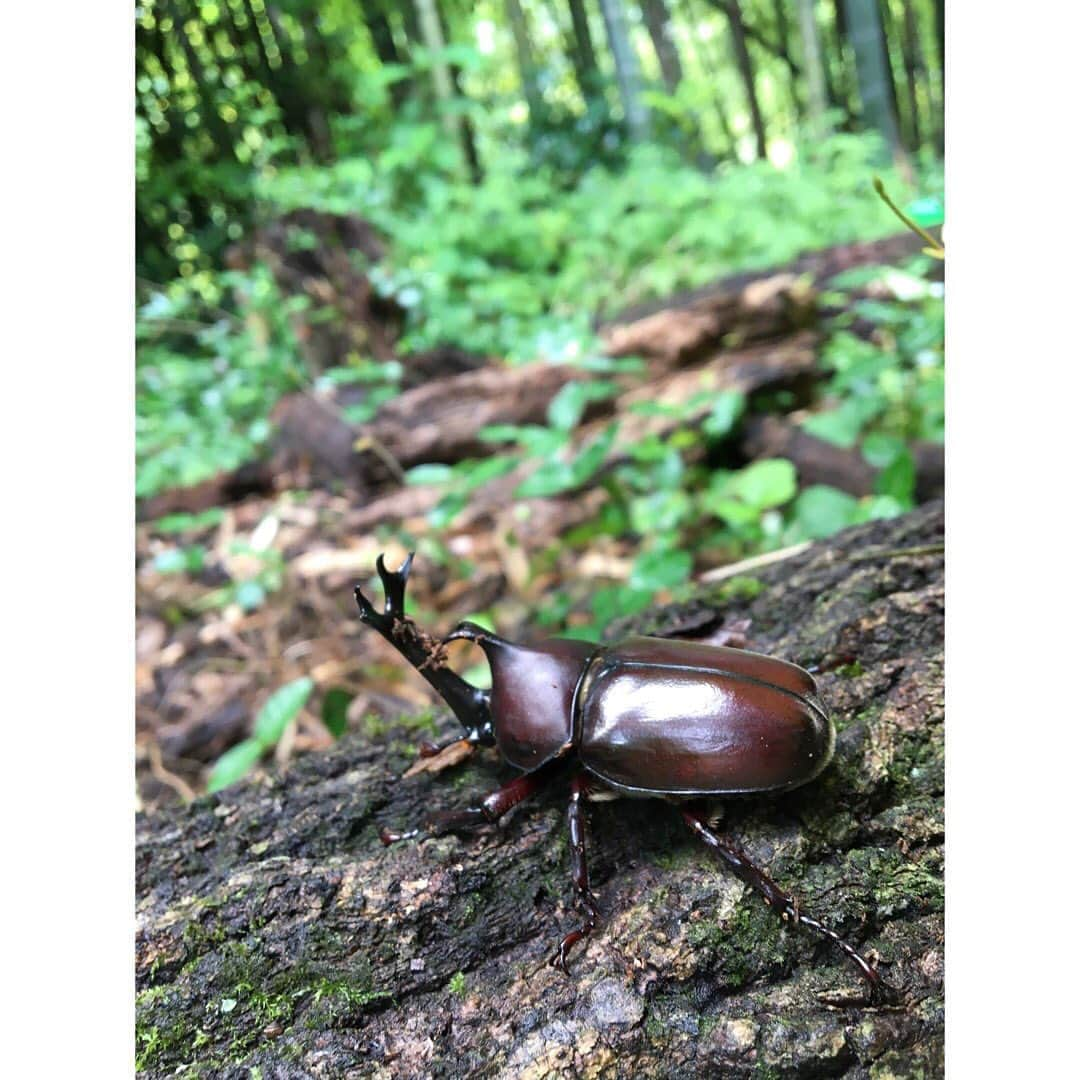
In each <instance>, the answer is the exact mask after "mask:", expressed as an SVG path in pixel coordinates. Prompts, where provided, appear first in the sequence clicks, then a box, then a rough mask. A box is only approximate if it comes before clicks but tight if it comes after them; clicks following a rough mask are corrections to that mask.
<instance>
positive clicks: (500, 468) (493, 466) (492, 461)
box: [454, 456, 518, 493]
mask: <svg viewBox="0 0 1080 1080" xmlns="http://www.w3.org/2000/svg"><path fill="white" fill-rule="evenodd" d="M517 464H518V460H517V458H514V457H507V456H495V457H489V458H487V459H485V460H484V461H469V462H464V461H463V462H459V463H458V464H457V465H456V466H455V467H454V471H455V473H456V475H458V476H460V477H461V478H462V479H463V481H464V483H463V490H464V491H465V492H466V493H467V492H470V491H475V490H476V489H477V488H478V487H483V486H484V485H485V484H487V483H489V482H490V481H492V480H495V479H496V478H498V477H500V476H504V475H505V474H506V473H508V472H510V470H511V469H513V468H515V467H516V466H517Z"/></svg>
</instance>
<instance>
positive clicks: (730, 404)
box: [701, 390, 746, 439]
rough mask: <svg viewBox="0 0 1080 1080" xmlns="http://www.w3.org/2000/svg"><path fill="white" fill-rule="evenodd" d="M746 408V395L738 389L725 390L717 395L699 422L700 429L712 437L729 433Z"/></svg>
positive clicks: (716, 437)
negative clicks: (709, 410)
mask: <svg viewBox="0 0 1080 1080" xmlns="http://www.w3.org/2000/svg"><path fill="white" fill-rule="evenodd" d="M745 408H746V395H745V394H741V393H739V391H738V390H725V391H724V392H723V393H722V394H720V395H718V396H717V398H716V401H715V403H714V404H713V407H712V411H711V412H710V413H709V415H708V416H706V417H705V419H704V420H703V421H702V422H701V430H702V431H704V432H705V434H706V435H708V436H710V437H711V438H713V439H722V438H723V437H724V436H725V435H728V434H730V432H731V430H732V429H733V428H734V427H735V424H736V423H737V422H738V420H739V417H740V416H742V414H743V409H745Z"/></svg>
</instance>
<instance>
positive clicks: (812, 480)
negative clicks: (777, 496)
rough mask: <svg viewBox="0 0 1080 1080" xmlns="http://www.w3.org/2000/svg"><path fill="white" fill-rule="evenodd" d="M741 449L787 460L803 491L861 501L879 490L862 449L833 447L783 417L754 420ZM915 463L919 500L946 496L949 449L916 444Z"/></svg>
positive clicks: (749, 454) (747, 427) (750, 454)
mask: <svg viewBox="0 0 1080 1080" xmlns="http://www.w3.org/2000/svg"><path fill="white" fill-rule="evenodd" d="M741 445H742V449H743V452H744V453H745V454H746V456H747V457H750V458H762V457H783V458H787V459H788V460H789V461H791V462H792V463H793V464H794V465H795V468H796V469H798V472H799V482H800V483H801V484H802V486H803V487H807V486H809V485H810V484H829V485H831V486H832V487H835V488H839V489H840V490H841V491H847V492H849V493H850V494H852V495H858V496H860V497H861V496H863V495H869V494H871V492H873V490H874V480H875V478H876V477H877V475H878V470H877V469H876V468H874V466H873V465H871V464H870V463H869V462H868V461H867V460H866V459H865V458H864V457H863V456H862V452H861V451H860V450H859V449H858V448H857V447H853V448H851V449H845V448H844V447H842V446H834V445H833V444H832V443H828V442H825V440H824V439H819V438H817V437H816V436H815V435H811V434H810V433H809V432H807V431H804V430H803V429H802V428H801V427H799V425H798V424H794V423H792V422H791V421H790V420H788V419H786V418H784V417H781V416H758V417H752V418H751V419H750V420H749V421H747V423H746V424H745V426H744V432H743V436H742V441H741ZM912 457H913V458H914V459H915V497H916V499H918V500H919V501H920V502H927V501H929V500H930V499H935V498H938V497H939V496H941V495H943V494H944V491H945V447H944V446H942V445H941V444H940V443H930V442H919V443H915V444H914V446H913V447H912Z"/></svg>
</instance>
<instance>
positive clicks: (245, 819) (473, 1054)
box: [136, 504, 944, 1080]
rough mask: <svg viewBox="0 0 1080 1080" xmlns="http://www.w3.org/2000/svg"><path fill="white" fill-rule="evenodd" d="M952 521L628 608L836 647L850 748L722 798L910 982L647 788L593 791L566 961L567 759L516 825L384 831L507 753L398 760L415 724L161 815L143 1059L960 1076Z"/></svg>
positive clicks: (663, 623) (151, 1073) (804, 890)
mask: <svg viewBox="0 0 1080 1080" xmlns="http://www.w3.org/2000/svg"><path fill="white" fill-rule="evenodd" d="M943 528H944V518H943V512H942V507H941V505H940V504H931V505H930V506H928V507H925V508H923V509H920V510H918V511H916V512H914V513H912V514H908V515H906V516H904V517H901V518H897V519H894V520H892V521H878V522H872V523H870V524H867V525H863V526H859V527H857V528H855V529H850V530H847V531H846V532H843V533H841V534H839V535H838V536H836V537H834V538H832V539H831V540H829V541H826V542H823V543H819V544H816V545H814V546H812V547H810V548H809V549H805V550H801V551H799V552H798V553H795V554H791V555H789V556H788V557H786V558H783V559H781V560H780V561H778V562H774V563H773V564H772V565H769V566H767V567H764V568H761V569H757V570H755V571H754V572H753V573H752V575H751V574H750V573H749V571H744V572H743V573H742V574H741V576H740V578H739V580H740V581H741V582H742V586H741V587H739V588H735V587H733V579H728V580H725V581H721V582H719V583H718V584H716V585H712V586H702V587H701V588H700V591H699V594H698V596H697V598H696V599H695V600H694V601H692V602H690V603H688V604H684V605H682V606H680V607H675V608H662V609H658V610H656V611H653V612H649V613H646V614H645V615H642V616H637V617H636V618H635V619H634V620H632V622H631V623H630V624H628V625H625V626H624V627H623V629H624V630H629V629H631V627H633V628H636V629H637V630H639V631H643V632H651V633H667V632H671V629H672V628H673V627H678V626H680V625H683V626H686V625H689V624H693V625H694V626H695V627H697V628H698V630H699V631H701V632H707V631H710V629H711V630H716V629H717V628H719V631H720V634H721V635H722V636H723V635H724V633H725V630H724V628H725V627H727V628H731V629H735V628H739V629H741V630H742V632H743V634H744V637H745V638H746V639H747V644H748V646H749V647H750V648H752V649H754V650H757V651H764V652H768V653H770V654H773V655H776V656H781V657H785V658H788V659H791V660H793V661H796V662H798V663H801V664H804V665H806V664H818V665H820V666H821V669H822V672H821V674H819V676H818V681H819V684H820V686H821V690H822V694H823V696H824V698H825V699H826V701H827V702H828V704H829V707H830V711H831V714H832V716H833V718H834V721H835V724H836V728H837V733H838V734H837V741H836V751H835V755H834V758H833V761H832V763H831V764H830V765H829V767H828V768H827V770H826V771H825V772H824V773H823V774H822V776H821V777H820V778H819V779H818V780H816V781H814V782H812V783H811V784H808V785H806V786H805V787H802V788H799V789H797V790H795V791H793V792H790V793H788V794H785V795H782V796H779V797H754V798H743V799H730V800H727V801H726V802H725V803H724V804H722V810H723V817H722V822H721V824H720V826H719V827H720V829H721V830H722V831H724V832H725V833H727V834H728V835H730V836H731V837H732V838H733V839H734V840H735V842H737V843H738V844H740V845H741V846H742V847H743V848H744V849H745V850H746V851H747V853H748V854H749V855H750V857H751V858H752V859H754V860H755V861H756V862H758V863H759V864H761V865H762V866H763V867H764V868H765V869H766V870H767V871H768V872H769V873H770V874H771V875H772V876H773V877H774V878H775V879H776V880H777V881H778V882H779V883H780V884H781V885H782V886H784V887H786V888H788V889H790V890H792V891H793V892H794V893H795V894H796V895H797V896H798V898H799V901H800V903H801V905H802V910H803V911H804V913H805V914H807V915H813V916H816V917H817V918H819V919H820V920H821V921H822V922H824V923H825V924H826V925H827V926H830V927H835V928H836V930H837V931H838V932H839V933H841V934H842V935H843V936H845V937H846V938H847V939H848V940H850V941H851V942H852V943H853V944H854V945H855V946H856V947H857V948H859V949H860V950H862V951H863V953H864V954H867V955H869V956H870V957H871V958H872V959H874V960H875V961H876V962H877V964H878V968H879V971H880V972H881V974H882V976H883V978H884V979H885V980H886V981H887V982H888V984H889V985H890V986H892V987H894V988H895V989H896V990H897V991H898V993H899V1001H898V1003H897V1004H896V1005H893V1006H888V1007H876V1006H871V1005H867V1004H866V1003H865V1001H864V1000H863V987H862V985H861V983H860V981H859V979H858V977H857V976H856V974H855V972H854V970H853V969H852V967H851V966H850V965H849V964H848V963H847V961H846V960H845V959H844V958H843V957H842V956H840V955H839V954H838V953H837V952H836V951H835V950H833V949H832V948H831V947H829V946H828V945H826V944H823V943H822V942H821V941H820V939H819V938H817V937H816V936H813V935H812V934H810V933H809V932H808V931H807V930H806V929H804V928H799V927H797V926H796V927H791V926H788V925H786V924H783V923H782V922H781V921H780V920H779V919H778V918H777V917H776V916H775V915H774V914H773V913H772V912H771V911H770V910H769V909H768V908H766V907H765V906H764V905H763V904H762V903H761V902H760V900H759V899H758V898H757V897H756V896H754V895H751V894H749V893H748V892H747V890H746V888H745V887H744V886H743V885H742V884H740V883H739V882H738V881H736V880H734V879H733V878H732V877H730V876H729V875H727V874H726V873H725V872H724V871H723V870H722V869H721V868H720V867H719V866H718V865H716V864H714V863H713V862H711V861H710V857H709V853H708V851H707V850H706V849H705V848H704V847H702V846H701V845H698V844H697V843H696V841H695V840H694V838H693V837H692V836H691V835H690V834H689V833H688V832H687V830H686V829H685V828H683V827H682V825H681V822H680V821H679V819H678V815H677V813H676V812H675V811H674V809H673V808H672V807H669V806H666V805H665V804H664V803H663V802H660V801H656V800H648V799H630V800H623V801H619V802H615V803H601V804H598V805H594V806H590V807H589V814H588V816H589V825H590V832H589V836H588V852H589V859H590V869H591V886H592V889H593V891H594V893H595V894H596V896H597V899H598V902H599V906H600V911H601V921H600V924H599V926H598V928H597V931H596V932H595V933H594V934H593V935H592V937H591V938H589V939H588V942H587V945H586V946H584V947H582V948H581V949H580V950H579V951H578V952H577V953H576V954H575V955H574V957H573V960H572V963H571V974H570V975H569V977H568V976H566V975H563V974H561V973H559V972H557V971H554V970H553V969H552V968H550V967H549V966H548V964H547V962H546V961H547V958H548V957H549V955H550V954H551V951H552V947H553V946H554V944H555V942H556V941H557V939H558V937H559V936H560V935H561V934H563V933H565V932H566V931H567V930H568V929H570V928H571V926H573V925H576V924H577V922H578V921H580V916H578V915H576V914H575V913H574V911H573V908H572V905H571V901H570V897H571V895H572V890H571V885H570V881H569V861H570V860H569V856H568V852H567V842H566V825H565V797H566V793H565V790H564V786H563V785H562V784H559V783H556V784H554V785H553V786H552V789H551V790H549V791H547V792H545V793H543V794H541V795H540V796H538V797H537V798H536V799H535V801H534V802H533V803H531V804H529V805H526V806H523V807H521V808H520V809H519V810H517V811H516V812H515V813H514V814H513V815H512V816H510V817H509V818H508V819H505V820H504V822H503V823H502V824H501V825H499V826H498V827H492V826H489V827H486V828H483V829H481V830H479V831H478V832H476V833H474V834H471V835H469V836H464V837H454V836H447V837H443V838H441V839H437V840H426V841H424V842H422V843H403V844H400V845H397V846H395V847H393V848H389V849H386V848H384V847H383V846H382V845H381V844H380V842H379V838H378V831H379V829H380V828H381V827H389V828H395V829H398V828H402V827H406V826H410V825H412V824H414V823H416V822H418V821H419V820H421V819H422V818H423V817H424V816H425V815H426V814H427V813H429V812H430V811H431V810H432V809H439V808H449V807H460V806H464V805H467V804H474V803H476V802H477V800H478V799H479V798H481V797H482V794H483V793H485V792H487V791H488V790H490V789H491V788H492V787H494V786H495V785H496V784H498V783H499V782H500V781H502V780H503V779H505V777H506V770H505V768H503V767H501V766H499V765H498V764H497V762H496V760H495V758H494V756H493V755H491V754H490V752H485V753H483V754H480V755H477V756H476V757H475V758H473V759H472V760H470V761H469V762H468V763H467V764H465V765H464V766H459V767H457V768H456V769H455V771H454V772H453V773H452V774H450V775H448V776H443V777H438V776H436V777H431V776H419V777H414V778H412V779H410V780H402V779H400V777H401V774H402V772H403V771H404V770H405V768H406V766H407V765H408V764H409V763H410V761H411V760H413V759H412V758H411V757H410V754H409V749H408V748H409V746H410V745H411V744H413V743H414V742H415V739H416V734H415V731H414V730H412V729H409V728H407V727H405V726H398V727H393V728H391V729H390V730H387V731H385V733H384V734H382V735H379V736H375V737H371V738H363V737H361V736H355V735H351V736H347V737H345V738H344V739H342V741H341V742H340V743H339V745H338V746H336V747H335V748H334V749H332V750H330V751H328V752H325V753H312V754H309V755H307V756H305V757H302V758H299V759H296V760H294V761H293V762H292V764H291V765H290V767H289V769H288V772H287V774H285V775H279V774H277V773H276V772H274V771H272V770H271V771H270V772H269V773H267V774H263V775H261V776H257V777H256V778H255V779H252V780H249V781H246V782H242V783H240V784H238V785H236V786H234V787H231V788H228V789H226V790H224V791H222V792H220V793H219V794H217V795H211V796H206V797H204V798H200V799H198V800H196V801H195V802H194V803H192V804H191V805H190V806H187V807H185V808H182V809H178V810H173V809H170V810H163V811H160V812H158V813H157V814H156V815H155V816H153V817H152V818H146V817H144V816H140V818H139V820H138V823H137V855H136V871H137V874H136V912H137V920H136V978H137V989H138V996H137V1002H136V1007H137V1020H136V1032H137V1039H138V1054H139V1062H138V1066H139V1069H140V1074H141V1075H145V1076H147V1077H151V1078H156V1077H166V1076H171V1075H175V1074H176V1073H177V1072H178V1071H180V1070H183V1069H185V1068H191V1067H197V1069H198V1071H199V1073H200V1074H201V1075H208V1076H214V1077H221V1078H224V1080H233V1078H237V1080H239V1078H241V1077H249V1076H251V1075H256V1074H258V1075H261V1076H263V1077H267V1078H270V1077H281V1078H286V1077H288V1078H291V1077H306V1076H326V1077H343V1078H347V1077H357V1078H359V1077H379V1078H392V1077H413V1076H454V1077H507V1078H516V1077H522V1076H530V1077H563V1076H565V1077H580V1076H591V1077H612V1078H615V1077H699V1076H700V1077H704V1076H724V1077H747V1078H749V1077H753V1076H763V1075H770V1076H781V1075H782V1076H819V1075H829V1076H846V1077H849V1078H852V1080H854V1078H857V1077H859V1078H862V1077H867V1076H870V1075H875V1076H877V1075H881V1076H886V1075H892V1076H923V1077H939V1076H941V1075H943V1061H942V1057H943V1006H944V996H943V995H944V991H943V945H942V942H943V934H944V919H943V907H944V903H943V899H944V898H943V880H942V867H943V851H944V848H943V839H944V816H943V793H944V754H943V750H944V739H943V730H944V728H943V720H944V694H943V676H942V670H943V663H942V661H943V630H944V620H943V598H944V589H943V560H942V556H941V548H942V538H943ZM415 572H416V573H423V568H422V567H419V566H418V567H417V569H416V571H415ZM751 578H752V580H753V583H754V584H753V588H752V589H751V588H750V587H749V584H747V582H748V581H749V580H751ZM747 621H748V624H749V625H747ZM341 632H342V633H343V634H346V635H349V636H358V635H359V634H361V633H364V632H365V631H363V630H362V629H361V627H360V625H359V623H358V622H356V623H353V624H351V625H344V626H342V627H341ZM728 633H730V631H728ZM406 677H415V676H414V675H408V676H406ZM441 726H442V728H443V729H444V731H445V733H446V734H450V733H451V731H452V724H451V722H450V720H449V717H444V718H443V720H442V721H441Z"/></svg>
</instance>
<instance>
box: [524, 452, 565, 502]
mask: <svg viewBox="0 0 1080 1080" xmlns="http://www.w3.org/2000/svg"><path fill="white" fill-rule="evenodd" d="M572 487H574V470H573V469H572V468H571V467H570V464H569V462H566V461H546V462H544V464H543V465H541V466H540V467H539V468H538V469H537V470H536V472H534V473H532V474H531V475H530V476H527V477H526V478H525V479H524V480H523V481H522V482H521V483H520V484H518V486H517V488H516V490H515V491H514V498H516V499H538V498H544V497H546V496H548V495H557V494H558V493H559V492H561V491H569V490H570V489H571V488H572Z"/></svg>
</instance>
